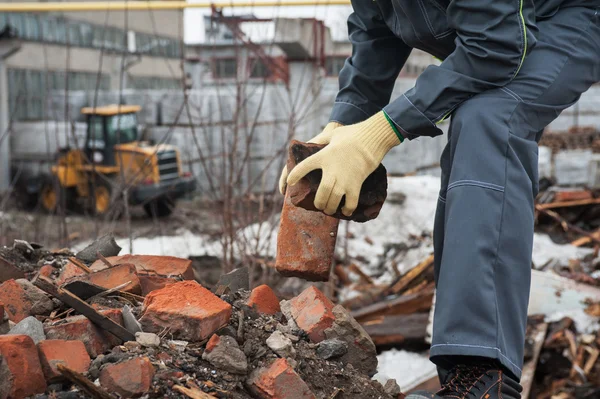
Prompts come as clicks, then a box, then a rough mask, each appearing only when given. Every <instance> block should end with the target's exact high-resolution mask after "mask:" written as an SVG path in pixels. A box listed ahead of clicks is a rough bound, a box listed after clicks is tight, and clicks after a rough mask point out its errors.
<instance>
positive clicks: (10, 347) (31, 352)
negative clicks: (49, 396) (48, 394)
mask: <svg viewBox="0 0 600 399" xmlns="http://www.w3.org/2000/svg"><path fill="white" fill-rule="evenodd" d="M0 355H2V357H3V358H4V360H5V361H6V364H7V365H8V369H9V370H10V373H11V374H12V383H11V380H10V379H9V380H7V381H0V391H5V390H6V388H7V387H6V385H8V384H10V393H9V395H8V397H9V398H25V397H27V396H32V395H35V394H36V393H44V392H45V391H46V380H45V379H44V374H43V372H42V366H41V365H40V358H39V357H38V351H37V348H36V347H35V343H33V340H32V339H31V338H30V337H28V336H27V335H0ZM5 384H6V385H5Z"/></svg>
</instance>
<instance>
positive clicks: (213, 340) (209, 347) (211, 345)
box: [204, 334, 221, 353]
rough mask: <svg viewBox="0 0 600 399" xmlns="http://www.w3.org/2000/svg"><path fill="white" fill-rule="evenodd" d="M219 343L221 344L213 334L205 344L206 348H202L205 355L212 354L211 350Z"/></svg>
mask: <svg viewBox="0 0 600 399" xmlns="http://www.w3.org/2000/svg"><path fill="white" fill-rule="evenodd" d="M219 342H221V337H219V336H218V335H217V334H213V336H212V337H210V339H209V340H208V342H207V343H206V348H204V351H205V352H207V353H210V352H212V350H213V349H215V346H217V345H219Z"/></svg>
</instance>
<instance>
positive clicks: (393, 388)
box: [383, 378, 402, 398]
mask: <svg viewBox="0 0 600 399" xmlns="http://www.w3.org/2000/svg"><path fill="white" fill-rule="evenodd" d="M383 389H385V391H386V392H387V393H388V394H390V395H392V396H393V397H394V398H397V397H398V395H400V394H401V393H402V392H401V391H400V387H399V386H398V383H397V382H396V380H395V379H393V378H390V379H389V380H387V382H386V383H385V385H384V386H383Z"/></svg>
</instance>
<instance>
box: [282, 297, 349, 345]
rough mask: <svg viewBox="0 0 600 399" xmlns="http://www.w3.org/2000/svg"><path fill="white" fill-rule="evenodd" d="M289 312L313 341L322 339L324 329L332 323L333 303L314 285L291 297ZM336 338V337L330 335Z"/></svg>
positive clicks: (323, 337) (316, 341)
mask: <svg viewBox="0 0 600 399" xmlns="http://www.w3.org/2000/svg"><path fill="white" fill-rule="evenodd" d="M289 303H290V305H291V306H290V313H291V315H292V317H293V318H294V321H295V322H296V324H297V325H298V327H300V328H301V329H302V330H304V331H306V333H307V334H308V336H309V338H310V340H311V341H312V342H314V343H318V342H321V341H323V340H324V339H325V338H326V336H325V330H326V329H328V328H329V327H331V326H332V325H333V320H334V318H335V317H334V314H333V312H332V310H333V303H331V301H330V300H329V299H328V298H327V297H326V296H325V294H323V293H322V292H321V291H319V289H318V288H317V287H315V286H311V287H309V288H307V289H305V290H304V291H303V292H302V293H301V294H300V295H298V296H297V297H295V298H293V299H291V300H290V301H289ZM331 338H337V337H331Z"/></svg>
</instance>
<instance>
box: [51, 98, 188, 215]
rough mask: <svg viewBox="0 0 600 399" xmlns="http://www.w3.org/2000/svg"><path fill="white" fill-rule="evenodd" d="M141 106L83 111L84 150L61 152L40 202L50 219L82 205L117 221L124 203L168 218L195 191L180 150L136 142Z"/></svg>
mask: <svg viewBox="0 0 600 399" xmlns="http://www.w3.org/2000/svg"><path fill="white" fill-rule="evenodd" d="M140 109H141V107H139V106H137V105H109V106H103V107H96V108H83V109H82V110H81V112H82V114H84V115H85V116H86V118H87V134H86V139H85V143H84V145H83V148H82V149H69V150H66V151H62V152H61V153H60V154H59V156H58V160H57V162H56V164H55V165H53V166H52V169H51V170H52V174H51V176H50V177H48V178H47V179H45V181H44V182H43V183H42V184H41V189H40V192H39V202H40V204H41V207H42V208H43V209H44V210H46V211H48V212H51V213H55V212H57V211H60V210H61V209H65V210H66V209H70V208H71V207H74V206H76V205H83V206H84V207H87V208H88V209H91V210H92V212H93V213H95V214H96V215H109V214H114V215H118V214H120V212H122V211H123V209H124V206H125V201H126V202H127V203H128V204H129V205H132V206H135V205H142V206H143V207H144V209H145V211H146V213H147V214H148V215H149V216H158V217H162V216H168V215H170V214H171V212H172V211H173V209H174V207H175V201H176V200H177V199H178V198H180V197H182V196H183V195H184V194H186V193H189V192H192V191H194V190H195V186H196V184H195V180H194V178H193V177H192V176H191V174H190V173H183V172H182V170H181V160H180V157H179V151H178V150H177V148H175V147H174V146H171V145H166V144H159V145H153V144H151V143H149V142H145V141H138V128H137V117H136V114H137V112H138V111H139V110H140Z"/></svg>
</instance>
